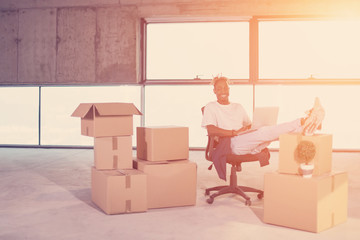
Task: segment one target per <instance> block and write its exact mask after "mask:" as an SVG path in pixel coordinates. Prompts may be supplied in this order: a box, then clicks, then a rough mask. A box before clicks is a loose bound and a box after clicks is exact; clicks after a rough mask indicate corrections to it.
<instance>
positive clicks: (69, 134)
mask: <svg viewBox="0 0 360 240" xmlns="http://www.w3.org/2000/svg"><path fill="white" fill-rule="evenodd" d="M41 93H42V98H41V103H42V104H41V109H42V111H41V112H42V114H41V144H42V145H88V146H93V144H94V142H93V141H94V140H93V138H92V137H87V136H82V135H81V128H80V118H75V117H71V114H72V113H73V112H74V110H75V109H76V107H77V106H78V105H79V104H80V103H96V102H130V103H134V104H135V106H136V107H137V108H138V109H139V110H141V109H140V87H139V86H113V87H42V88H41ZM133 119H134V129H135V130H134V133H136V127H137V126H140V117H139V116H137V115H136V116H134V118H133ZM134 135H135V134H134ZM134 135H133V136H134ZM135 143H136V142H135V141H134V139H133V145H136V144H135Z"/></svg>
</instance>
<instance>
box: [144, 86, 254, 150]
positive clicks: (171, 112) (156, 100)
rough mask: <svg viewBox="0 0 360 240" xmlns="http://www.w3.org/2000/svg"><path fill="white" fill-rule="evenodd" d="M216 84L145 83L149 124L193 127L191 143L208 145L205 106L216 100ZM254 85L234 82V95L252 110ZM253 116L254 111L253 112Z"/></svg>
mask: <svg viewBox="0 0 360 240" xmlns="http://www.w3.org/2000/svg"><path fill="white" fill-rule="evenodd" d="M212 89H213V86H212V85H167V86H166V85H165V86H164V85H152V86H146V87H145V115H144V116H145V126H168V125H176V126H184V127H189V145H190V147H206V143H207V135H206V134H207V133H206V130H205V129H203V128H201V120H202V114H201V108H202V107H203V106H205V105H206V104H207V103H208V102H210V101H216V96H215V95H214V93H213V90H212ZM252 93H253V91H252V86H251V85H232V86H231V89H230V99H231V101H234V102H239V103H241V104H243V106H244V108H245V110H246V111H247V112H248V113H249V114H250V113H251V112H252V100H253V95H252ZM250 116H251V115H250Z"/></svg>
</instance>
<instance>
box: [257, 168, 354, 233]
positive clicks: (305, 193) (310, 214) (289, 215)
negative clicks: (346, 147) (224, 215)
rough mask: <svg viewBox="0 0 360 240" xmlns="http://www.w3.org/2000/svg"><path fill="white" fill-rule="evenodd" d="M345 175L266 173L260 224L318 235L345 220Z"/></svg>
mask: <svg viewBox="0 0 360 240" xmlns="http://www.w3.org/2000/svg"><path fill="white" fill-rule="evenodd" d="M347 202H348V175H347V173H346V172H339V173H328V174H324V175H322V176H318V177H313V178H303V177H301V176H297V175H292V174H280V173H277V172H273V173H266V174H265V177H264V222H266V223H270V224H275V225H280V226H285V227H290V228H295V229H300V230H305V231H310V232H320V231H323V230H325V229H328V228H331V227H333V226H335V225H338V224H340V223H343V222H345V221H346V219H347Z"/></svg>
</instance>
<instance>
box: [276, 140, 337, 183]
mask: <svg viewBox="0 0 360 240" xmlns="http://www.w3.org/2000/svg"><path fill="white" fill-rule="evenodd" d="M303 140H304V141H310V142H312V143H314V145H315V151H316V152H315V156H314V158H313V160H312V161H311V162H312V163H313V164H314V171H313V176H319V175H321V174H324V173H329V172H331V168H332V135H329V134H315V135H313V136H302V135H301V134H298V133H290V134H283V135H281V136H280V138H279V141H280V148H279V169H278V171H279V173H288V174H300V172H299V167H300V164H299V163H298V162H297V161H296V156H297V153H296V151H297V150H296V148H297V146H298V144H299V143H300V142H301V141H303Z"/></svg>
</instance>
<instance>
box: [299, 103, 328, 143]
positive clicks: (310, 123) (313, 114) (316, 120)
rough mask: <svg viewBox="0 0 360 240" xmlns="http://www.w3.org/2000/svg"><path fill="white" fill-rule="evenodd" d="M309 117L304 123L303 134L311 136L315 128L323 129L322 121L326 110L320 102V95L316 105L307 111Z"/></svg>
mask: <svg viewBox="0 0 360 240" xmlns="http://www.w3.org/2000/svg"><path fill="white" fill-rule="evenodd" d="M307 113H308V115H309V116H308V118H307V119H306V120H305V123H304V125H303V134H304V135H306V136H311V135H313V134H314V132H315V130H318V129H321V123H322V121H323V120H324V117H325V110H324V108H323V107H322V106H321V104H320V100H319V98H318V97H316V98H315V102H314V107H313V108H312V109H311V110H309V111H307Z"/></svg>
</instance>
